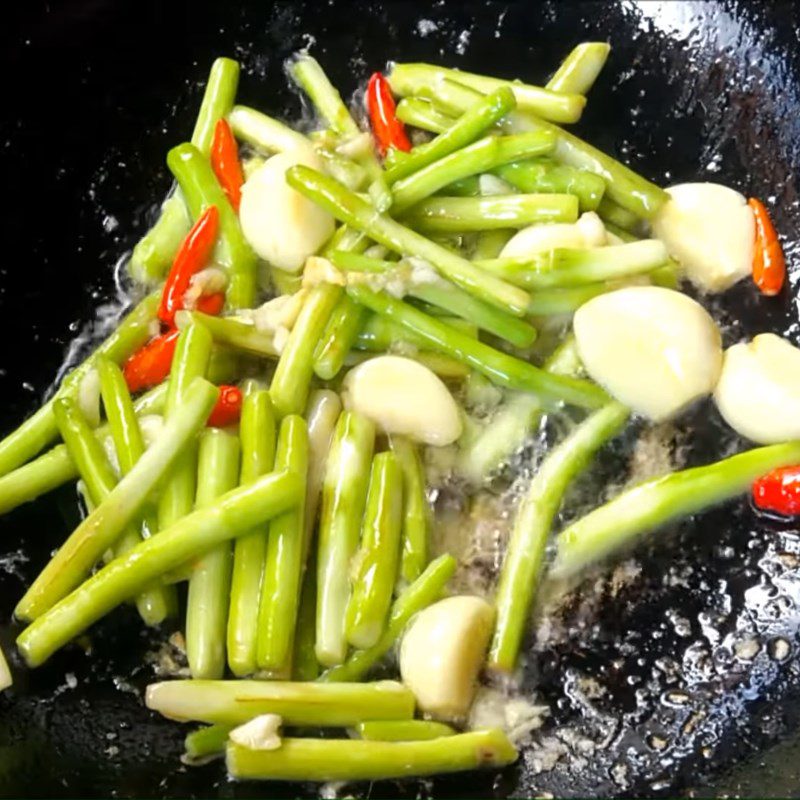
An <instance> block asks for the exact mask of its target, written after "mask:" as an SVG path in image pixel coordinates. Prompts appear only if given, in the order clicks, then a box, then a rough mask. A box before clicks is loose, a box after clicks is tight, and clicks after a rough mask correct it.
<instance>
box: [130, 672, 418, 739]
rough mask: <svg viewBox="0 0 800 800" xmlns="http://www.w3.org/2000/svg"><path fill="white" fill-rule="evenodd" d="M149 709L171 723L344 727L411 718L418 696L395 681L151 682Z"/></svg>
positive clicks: (147, 703)
mask: <svg viewBox="0 0 800 800" xmlns="http://www.w3.org/2000/svg"><path fill="white" fill-rule="evenodd" d="M145 703H146V705H147V707H148V708H149V709H151V710H153V711H157V712H158V713H159V714H163V715H164V716H165V717H168V718H169V719H175V720H179V721H181V722H187V721H189V720H196V721H198V722H209V723H212V724H214V725H242V724H244V723H245V722H249V721H250V720H251V719H253V717H258V716H260V715H261V714H277V715H278V716H279V717H281V719H282V720H283V724H284V725H298V726H308V725H311V726H314V727H328V726H333V727H339V726H346V725H355V724H356V723H358V722H362V721H364V720H371V719H411V718H412V717H413V716H414V695H412V694H411V692H410V691H409V690H408V689H406V688H405V687H404V686H403V685H402V684H400V683H397V682H396V681H378V682H376V683H340V684H335V685H334V684H330V685H327V684H323V683H300V682H292V681H254V680H239V681H165V682H164V683H151V684H150V686H148V687H147V693H146V695H145Z"/></svg>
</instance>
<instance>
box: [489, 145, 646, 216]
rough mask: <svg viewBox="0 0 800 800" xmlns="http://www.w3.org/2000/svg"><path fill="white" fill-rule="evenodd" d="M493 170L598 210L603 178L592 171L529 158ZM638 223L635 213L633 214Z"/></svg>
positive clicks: (532, 189)
mask: <svg viewBox="0 0 800 800" xmlns="http://www.w3.org/2000/svg"><path fill="white" fill-rule="evenodd" d="M492 172H493V174H494V175H496V176H497V177H499V178H502V179H503V180H504V181H505V182H506V183H510V184H511V185H512V186H513V187H514V188H515V189H518V190H519V191H520V192H526V193H542V194H547V193H552V194H573V195H575V196H576V197H577V198H578V203H579V205H580V210H581V211H599V208H600V207H602V205H603V196H604V194H605V191H606V182H605V181H604V180H603V179H602V178H601V177H600V176H599V175H595V174H594V173H593V172H585V171H584V170H580V169H576V168H575V167H568V166H565V165H564V164H556V163H554V162H553V161H551V160H550V159H545V158H539V159H536V158H532V159H526V160H525V161H515V162H513V163H511V164H504V165H502V166H500V167H496V168H495V169H494V170H492ZM634 221H635V223H636V224H638V222H639V219H638V217H634Z"/></svg>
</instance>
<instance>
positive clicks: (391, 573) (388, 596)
mask: <svg viewBox="0 0 800 800" xmlns="http://www.w3.org/2000/svg"><path fill="white" fill-rule="evenodd" d="M402 514H403V473H402V471H401V469H400V465H399V464H398V462H397V458H396V457H395V456H394V454H393V453H379V454H378V455H376V456H375V458H374V459H373V460H372V469H371V471H370V478H369V488H368V490H367V504H366V508H365V511H364V521H363V524H362V527H361V545H360V547H359V550H358V552H357V553H356V555H355V558H354V561H353V570H352V589H351V593H350V601H349V603H348V605H347V613H346V614H345V630H346V632H347V640H348V642H350V644H351V645H353V647H358V648H362V649H364V648H367V647H372V646H373V645H374V644H375V643H376V642H377V641H378V639H379V638H380V636H381V634H382V633H383V631H384V629H385V627H386V617H387V614H388V613H389V606H390V605H391V604H392V594H393V592H394V587H395V584H396V582H397V565H398V562H399V560H400V531H401V528H402Z"/></svg>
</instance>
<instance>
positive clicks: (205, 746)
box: [183, 725, 231, 761]
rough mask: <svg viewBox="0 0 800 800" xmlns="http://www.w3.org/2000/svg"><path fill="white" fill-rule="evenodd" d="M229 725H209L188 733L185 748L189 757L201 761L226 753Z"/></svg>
mask: <svg viewBox="0 0 800 800" xmlns="http://www.w3.org/2000/svg"><path fill="white" fill-rule="evenodd" d="M230 732H231V728H230V726H229V725H207V726H206V727H205V728H199V729H198V730H196V731H192V732H191V733H187V734H186V738H185V739H184V740H183V749H184V750H185V752H186V756H187V758H189V759H191V760H192V761H200V760H201V759H206V758H209V757H211V756H215V755H220V756H221V755H224V753H225V745H226V744H227V743H228V734H229V733H230Z"/></svg>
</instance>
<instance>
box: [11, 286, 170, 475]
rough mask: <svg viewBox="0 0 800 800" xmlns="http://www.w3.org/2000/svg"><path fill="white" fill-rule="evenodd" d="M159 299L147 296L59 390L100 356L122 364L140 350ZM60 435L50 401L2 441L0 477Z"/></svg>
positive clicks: (69, 390)
mask: <svg viewBox="0 0 800 800" xmlns="http://www.w3.org/2000/svg"><path fill="white" fill-rule="evenodd" d="M159 299H160V298H159V295H157V294H151V295H148V296H147V297H145V299H144V300H142V301H141V302H140V303H139V304H138V305H137V306H136V307H135V308H134V309H133V310H132V311H131V312H130V313H129V314H128V315H127V316H126V317H125V319H123V320H122V322H120V324H119V325H118V326H117V328H116V330H115V331H114V332H113V333H112V334H111V335H110V336H109V337H108V338H107V339H106V340H105V341H104V342H103V343H102V344H101V345H100V346H99V347H98V348H97V349H96V350H95V351H94V353H92V354H91V355H90V356H89V357H88V358H87V359H86V360H85V361H84V362H83V363H82V364H81V365H80V366H78V367H76V368H75V369H74V370H72V372H70V373H69V374H68V375H67V376H66V377H65V378H64V380H63V381H62V383H61V388H60V390H59V392H58V393H59V394H67V395H71V394H73V393H74V392H75V391H76V390H77V388H78V386H79V385H80V382H81V381H82V380H83V378H84V377H85V375H86V373H87V372H88V371H89V370H90V369H92V368H93V366H94V362H95V359H96V358H97V357H98V356H100V355H104V356H106V358H109V359H111V360H112V361H115V362H117V363H120V362H122V361H124V360H125V359H126V358H127V357H128V356H129V355H130V354H131V353H133V352H134V351H135V350H138V349H139V347H141V346H142V345H143V344H144V343H145V342H146V341H147V340H148V339H149V338H150V324H151V323H152V321H153V320H154V319H155V318H156V312H157V311H158V303H159ZM57 438H58V427H57V425H56V420H55V417H54V416H53V401H52V400H50V401H48V402H47V403H45V404H44V405H43V406H42V407H41V408H40V409H39V410H38V411H37V412H36V413H35V414H34V415H33V416H32V417H29V418H28V419H27V420H25V422H23V423H22V425H20V426H19V427H18V428H17V429H16V430H15V431H14V432H13V433H10V434H9V435H8V436H6V437H5V439H3V440H2V441H0V476H3V475H5V474H7V473H9V472H11V470H13V469H16V468H17V467H19V466H20V465H22V464H24V463H25V462H26V461H28V460H29V459H31V458H33V457H34V456H35V455H36V454H37V453H39V452H41V451H42V450H43V449H44V448H45V447H47V445H49V444H51V443H52V442H53V441H54V440H55V439H57Z"/></svg>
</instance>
